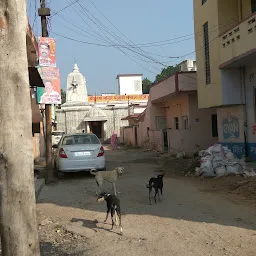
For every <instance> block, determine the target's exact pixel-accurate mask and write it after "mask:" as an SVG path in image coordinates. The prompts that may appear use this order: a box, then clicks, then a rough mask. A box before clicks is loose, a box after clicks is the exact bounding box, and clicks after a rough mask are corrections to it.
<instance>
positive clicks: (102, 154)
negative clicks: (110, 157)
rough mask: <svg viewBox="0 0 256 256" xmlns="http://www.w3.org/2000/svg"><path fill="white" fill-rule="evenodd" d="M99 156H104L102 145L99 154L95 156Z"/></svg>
mask: <svg viewBox="0 0 256 256" xmlns="http://www.w3.org/2000/svg"><path fill="white" fill-rule="evenodd" d="M99 156H104V148H103V147H101V148H100V151H99V154H98V156H97V157H99Z"/></svg>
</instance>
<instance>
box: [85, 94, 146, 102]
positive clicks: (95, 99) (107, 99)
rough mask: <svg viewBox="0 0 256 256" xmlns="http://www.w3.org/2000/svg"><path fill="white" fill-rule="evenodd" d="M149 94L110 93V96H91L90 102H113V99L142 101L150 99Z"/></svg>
mask: <svg viewBox="0 0 256 256" xmlns="http://www.w3.org/2000/svg"><path fill="white" fill-rule="evenodd" d="M148 97H149V94H142V95H141V94H139V95H113V96H111V95H109V96H89V97H88V101H89V102H96V103H97V102H98V103H103V102H113V101H126V102H128V101H130V102H131V101H142V100H148Z"/></svg>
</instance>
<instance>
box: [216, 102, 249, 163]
mask: <svg viewBox="0 0 256 256" xmlns="http://www.w3.org/2000/svg"><path fill="white" fill-rule="evenodd" d="M217 114H218V124H219V126H218V132H219V143H221V144H222V145H223V146H227V147H228V148H229V149H230V150H231V151H232V152H233V153H234V154H235V155H236V156H237V157H238V158H241V157H242V156H243V155H244V153H245V144H244V127H243V124H244V112H243V107H242V106H232V107H226V108H219V109H218V110H217Z"/></svg>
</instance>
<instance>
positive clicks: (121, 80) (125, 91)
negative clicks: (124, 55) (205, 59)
mask: <svg viewBox="0 0 256 256" xmlns="http://www.w3.org/2000/svg"><path fill="white" fill-rule="evenodd" d="M116 79H117V81H118V93H119V95H141V94H142V74H120V75H117V77H116Z"/></svg>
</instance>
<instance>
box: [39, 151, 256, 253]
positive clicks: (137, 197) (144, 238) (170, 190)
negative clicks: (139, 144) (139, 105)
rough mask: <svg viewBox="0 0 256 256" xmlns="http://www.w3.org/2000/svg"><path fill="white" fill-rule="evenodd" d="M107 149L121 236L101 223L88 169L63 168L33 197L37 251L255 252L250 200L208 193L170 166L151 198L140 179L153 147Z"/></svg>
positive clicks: (102, 210) (151, 161)
mask: <svg viewBox="0 0 256 256" xmlns="http://www.w3.org/2000/svg"><path fill="white" fill-rule="evenodd" d="M106 157H107V160H108V163H107V167H108V169H111V168H113V167H116V166H124V167H125V174H124V175H123V176H122V177H120V179H119V180H118V183H117V190H118V191H119V192H120V193H119V198H120V200H121V208H122V214H123V216H122V217H123V218H122V221H123V227H124V234H123V236H121V235H119V228H118V227H115V229H114V230H113V231H110V230H109V229H110V227H111V226H110V225H108V224H103V223H101V222H102V221H103V220H104V218H105V214H106V205H105V203H104V204H99V203H97V202H96V197H95V188H96V184H95V181H94V177H91V176H90V175H85V174H73V175H67V176H65V177H64V178H63V179H62V180H61V181H60V182H59V183H58V184H55V185H51V186H46V187H44V189H43V191H42V193H41V195H40V198H39V202H38V205H37V213H38V222H39V224H40V225H39V234H40V239H41V242H42V244H41V246H42V251H43V253H42V255H90V256H94V255H95V256H101V255H108V256H112V255H115V256H116V255H120V256H121V255H126V256H128V255H129V256H132V255H136V256H139V255H154V256H157V255H161V256H163V255H166V256H167V255H168V256H169V255H172V256H175V255H184V256H189V255H193V256H200V255H213V256H218V255H232V256H236V255H239V256H243V255H244V256H250V255H255V251H256V215H255V208H253V207H252V206H249V205H246V204H244V203H243V202H241V201H240V202H239V201H237V200H235V199H233V200H231V199H228V198H227V197H224V196H223V195H220V194H217V195H216V194H213V193H207V192H205V191H202V190H200V187H199V186H198V185H195V184H194V183H191V182H190V181H189V180H186V179H175V178H173V177H171V175H170V174H169V173H167V174H166V177H165V179H164V197H163V200H162V201H161V202H160V203H158V204H153V205H152V206H151V205H149V202H148V191H147V189H146V186H145V183H146V181H147V180H148V179H149V178H150V176H151V175H155V174H156V171H158V170H159V166H158V165H157V157H156V155H155V153H153V152H142V151H139V150H120V151H117V152H112V151H107V152H106ZM106 185H107V184H106ZM106 187H107V188H111V187H110V186H109V185H108V186H106ZM95 220H97V221H99V223H97V222H96V221H95ZM110 223H111V220H110V219H109V224H110Z"/></svg>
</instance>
